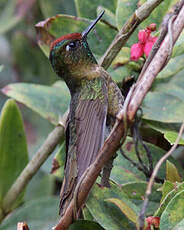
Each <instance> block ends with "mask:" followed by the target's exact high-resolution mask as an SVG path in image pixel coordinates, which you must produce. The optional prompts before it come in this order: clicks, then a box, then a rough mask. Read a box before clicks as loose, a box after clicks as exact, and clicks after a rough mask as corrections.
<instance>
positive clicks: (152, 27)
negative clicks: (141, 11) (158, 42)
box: [147, 23, 157, 32]
mask: <svg viewBox="0 0 184 230" xmlns="http://www.w3.org/2000/svg"><path fill="white" fill-rule="evenodd" d="M156 27H157V25H156V24H155V23H151V24H150V25H149V26H147V29H148V30H150V31H152V32H153V31H155V30H156Z"/></svg>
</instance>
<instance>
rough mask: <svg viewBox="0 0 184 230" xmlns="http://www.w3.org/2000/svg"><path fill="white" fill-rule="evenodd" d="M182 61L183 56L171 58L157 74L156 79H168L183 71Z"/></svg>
mask: <svg viewBox="0 0 184 230" xmlns="http://www.w3.org/2000/svg"><path fill="white" fill-rule="evenodd" d="M183 59H184V54H182V55H179V56H176V57H173V58H171V59H170V60H169V63H168V64H167V66H166V67H165V68H164V69H163V70H162V71H161V72H160V73H159V74H158V76H157V78H158V79H159V78H168V77H170V76H173V75H175V74H177V73H179V72H180V71H181V70H183V69H184V64H183Z"/></svg>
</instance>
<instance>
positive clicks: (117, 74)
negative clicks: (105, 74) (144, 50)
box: [108, 65, 138, 82]
mask: <svg viewBox="0 0 184 230" xmlns="http://www.w3.org/2000/svg"><path fill="white" fill-rule="evenodd" d="M108 71H109V74H110V76H111V77H112V79H113V80H114V81H115V82H122V80H123V79H125V78H127V77H130V76H132V75H133V76H135V77H136V76H137V75H138V73H137V72H135V71H133V70H132V68H131V67H130V66H129V65H125V66H122V67H118V68H117V69H114V70H112V69H111V68H110V69H109V70H108Z"/></svg>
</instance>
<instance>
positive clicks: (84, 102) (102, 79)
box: [50, 18, 124, 215]
mask: <svg viewBox="0 0 184 230" xmlns="http://www.w3.org/2000/svg"><path fill="white" fill-rule="evenodd" d="M98 19H99V18H98ZM96 21H97V20H96ZM94 24H95V23H93V25H92V26H90V29H87V30H86V31H87V32H86V31H85V32H83V33H82V34H80V33H75V34H68V35H65V36H63V37H61V38H59V39H57V40H56V41H54V42H53V44H52V45H51V51H50V61H51V64H52V66H53V69H54V70H55V72H56V73H57V74H58V75H59V76H60V77H61V78H62V79H63V80H64V81H65V82H66V84H67V86H68V88H69V90H70V93H71V102H70V112H69V117H68V124H67V128H66V154H67V158H66V164H65V172H64V181H63V184H62V188H61V202H60V214H61V215H63V214H64V213H65V211H66V209H67V207H68V205H69V204H70V201H71V200H72V198H73V195H74V190H75V187H76V185H77V183H78V182H79V180H80V178H81V176H82V174H83V173H84V172H85V170H86V169H87V168H88V167H89V166H90V165H91V164H92V163H93V162H94V160H95V159H96V156H97V154H98V152H99V150H100V148H101V147H102V145H103V143H104V140H105V138H106V137H107V135H108V133H109V132H110V130H111V129H112V127H113V125H114V122H115V118H116V115H117V113H118V112H119V111H120V109H122V106H123V102H124V100H123V97H122V94H121V92H120V90H119V88H118V87H117V85H116V84H115V82H114V81H113V80H112V79H111V77H110V75H109V74H108V73H107V72H106V71H105V70H104V69H103V68H102V67H100V66H99V65H98V64H97V61H96V59H95V58H94V56H93V54H92V52H91V51H90V49H89V46H88V43H87V40H86V33H88V32H89V31H90V30H91V28H92V27H93V26H94ZM111 163H112V162H111ZM104 172H106V167H104ZM107 174H108V173H104V176H102V185H104V186H109V183H108V178H106V177H107ZM108 177H109V175H108Z"/></svg>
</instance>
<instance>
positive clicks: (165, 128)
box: [146, 121, 184, 145]
mask: <svg viewBox="0 0 184 230" xmlns="http://www.w3.org/2000/svg"><path fill="white" fill-rule="evenodd" d="M146 124H148V125H149V126H150V127H151V128H152V129H154V130H156V131H158V132H160V133H162V134H164V138H165V139H166V140H167V141H168V142H169V143H170V144H171V145H172V144H174V143H175V141H176V138H177V137H178V132H179V129H180V126H181V124H180V123H164V122H157V121H146ZM183 139H184V137H183V135H182V136H181V139H180V141H179V144H180V145H183V144H184V140H183Z"/></svg>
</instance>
